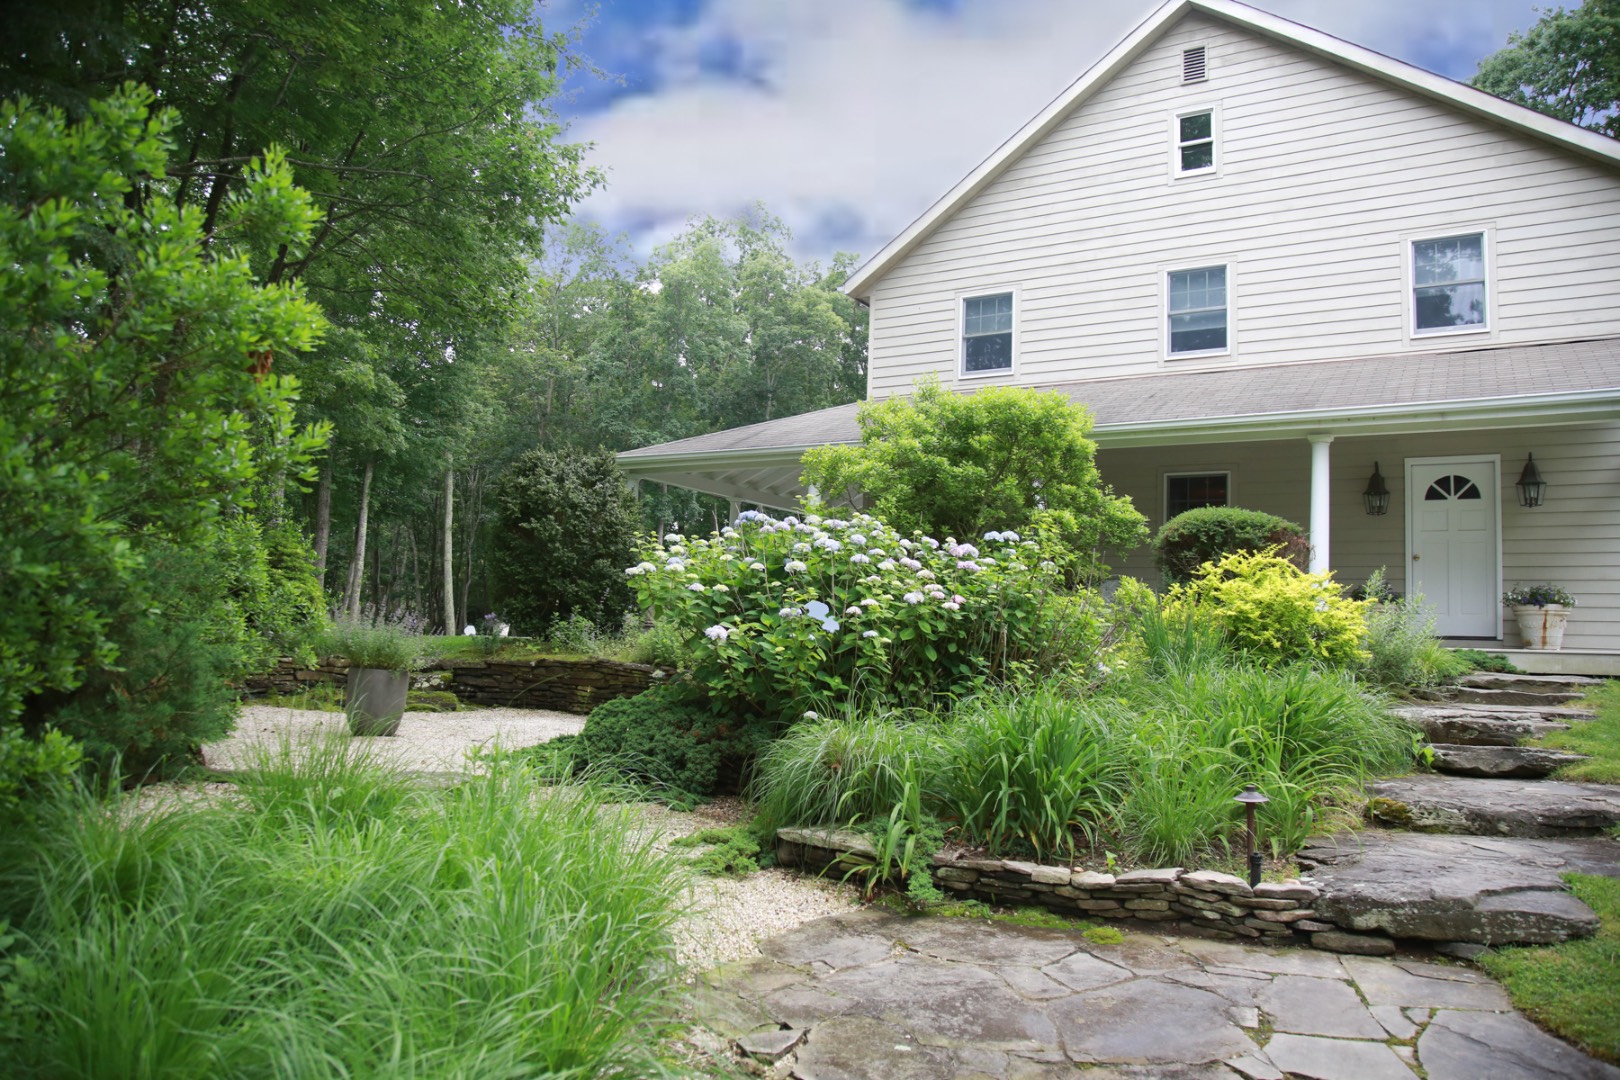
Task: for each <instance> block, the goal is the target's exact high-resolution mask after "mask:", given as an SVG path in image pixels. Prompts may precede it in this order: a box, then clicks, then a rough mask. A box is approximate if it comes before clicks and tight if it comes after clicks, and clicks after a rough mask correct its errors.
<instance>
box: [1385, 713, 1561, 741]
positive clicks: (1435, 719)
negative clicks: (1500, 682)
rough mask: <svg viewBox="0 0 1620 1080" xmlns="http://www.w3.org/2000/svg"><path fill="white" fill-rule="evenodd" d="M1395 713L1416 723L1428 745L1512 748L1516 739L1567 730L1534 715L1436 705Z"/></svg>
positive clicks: (1538, 715)
mask: <svg viewBox="0 0 1620 1080" xmlns="http://www.w3.org/2000/svg"><path fill="white" fill-rule="evenodd" d="M1395 712H1396V713H1397V714H1398V715H1400V716H1404V717H1406V718H1407V719H1408V720H1410V721H1412V722H1413V723H1414V724H1416V725H1417V726H1418V728H1419V729H1421V730H1422V732H1423V734H1424V737H1425V738H1427V739H1428V740H1429V741H1430V742H1433V743H1450V744H1454V745H1461V746H1516V745H1517V744H1518V742H1519V740H1520V739H1534V738H1539V737H1540V736H1542V735H1550V734H1552V733H1553V732H1555V731H1568V730H1569V725H1568V724H1566V723H1557V722H1554V721H1551V720H1545V719H1542V717H1541V714H1540V713H1535V712H1527V713H1521V714H1517V715H1514V714H1506V715H1504V714H1501V713H1486V712H1474V711H1471V710H1468V709H1448V708H1440V707H1437V706H1409V707H1405V708H1400V709H1396V710H1395Z"/></svg>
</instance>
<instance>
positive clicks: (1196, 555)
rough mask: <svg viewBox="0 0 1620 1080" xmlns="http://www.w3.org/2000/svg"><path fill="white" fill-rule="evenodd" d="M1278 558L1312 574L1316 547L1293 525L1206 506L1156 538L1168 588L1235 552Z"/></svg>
mask: <svg viewBox="0 0 1620 1080" xmlns="http://www.w3.org/2000/svg"><path fill="white" fill-rule="evenodd" d="M1268 548H1276V549H1277V551H1278V554H1280V555H1281V556H1282V557H1283V558H1285V559H1287V560H1288V561H1289V562H1291V563H1293V564H1294V565H1295V566H1297V567H1299V568H1300V569H1301V570H1305V569H1308V563H1309V560H1310V552H1311V547H1310V543H1309V542H1308V541H1307V540H1306V539H1305V532H1304V530H1303V529H1301V528H1300V527H1299V526H1298V525H1296V524H1295V523H1294V522H1292V521H1289V520H1288V519H1286V518H1280V517H1277V516H1276V515H1275V514H1266V513H1262V512H1261V511H1259V510H1244V509H1241V508H1239V507H1236V506H1205V507H1200V508H1199V509H1197V510H1188V511H1185V512H1184V513H1180V514H1177V515H1176V516H1175V517H1173V518H1171V519H1170V520H1169V521H1167V522H1165V523H1164V525H1163V526H1162V527H1161V528H1160V529H1159V532H1158V535H1156V536H1155V537H1154V538H1153V561H1154V562H1155V563H1156V564H1158V567H1159V570H1160V571H1161V572H1162V573H1163V574H1164V579H1165V583H1166V584H1175V583H1177V582H1184V581H1191V580H1192V579H1193V577H1194V576H1195V575H1197V573H1198V568H1199V567H1200V566H1202V565H1203V564H1204V563H1207V562H1217V561H1219V560H1220V558H1221V556H1223V555H1230V554H1231V553H1233V552H1235V551H1265V550H1266V549H1268Z"/></svg>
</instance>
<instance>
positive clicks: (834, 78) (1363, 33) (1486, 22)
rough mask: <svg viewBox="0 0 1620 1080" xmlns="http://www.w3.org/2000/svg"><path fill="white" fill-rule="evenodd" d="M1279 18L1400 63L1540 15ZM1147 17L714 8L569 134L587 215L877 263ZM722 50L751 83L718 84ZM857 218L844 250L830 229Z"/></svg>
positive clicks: (1462, 1)
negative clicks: (645, 88)
mask: <svg viewBox="0 0 1620 1080" xmlns="http://www.w3.org/2000/svg"><path fill="white" fill-rule="evenodd" d="M1265 6H1267V7H1268V8H1269V9H1270V10H1273V11H1275V12H1276V13H1277V14H1279V15H1283V16H1284V17H1287V18H1291V19H1295V20H1296V21H1299V22H1303V23H1306V24H1307V25H1311V26H1315V27H1316V28H1318V29H1321V30H1325V31H1327V32H1329V33H1333V34H1337V35H1339V36H1341V37H1344V38H1347V39H1349V40H1352V41H1355V42H1357V43H1358V44H1361V45H1365V46H1367V47H1369V48H1373V49H1377V50H1379V51H1381V52H1386V53H1390V54H1393V55H1397V56H1404V57H1413V58H1416V57H1418V56H1419V54H1420V53H1421V52H1422V50H1424V49H1427V50H1429V51H1430V52H1431V54H1432V53H1434V52H1444V51H1445V49H1446V47H1447V44H1448V43H1455V46H1457V47H1462V48H1467V47H1469V46H1470V45H1474V46H1475V47H1476V48H1477V51H1478V52H1479V53H1481V54H1482V53H1483V52H1488V51H1489V50H1490V49H1492V48H1494V47H1495V46H1496V45H1499V44H1500V43H1501V42H1503V41H1504V40H1505V38H1506V35H1507V32H1508V31H1509V30H1510V29H1514V28H1516V27H1522V26H1524V25H1526V24H1528V23H1529V22H1530V21H1532V20H1533V18H1534V15H1533V13H1532V12H1531V11H1530V7H1529V2H1528V0H1358V2H1355V3H1345V2H1344V0H1273V2H1271V3H1268V4H1266V5H1265ZM1151 10H1152V7H1151V5H1148V4H1143V3H1141V2H1140V0H1134V2H1133V0H1127V2H1125V3H1120V2H1118V0H1112V2H1110V0H1024V2H1021V3H1007V2H1005V0H1003V2H999V3H983V4H971V3H970V4H969V5H967V6H966V8H965V10H964V12H963V13H962V14H960V15H958V16H956V17H951V18H946V17H942V16H940V15H938V14H935V13H931V12H928V11H925V10H916V9H909V8H906V7H903V6H902V5H900V4H899V3H896V2H894V0H812V2H783V0H711V3H710V4H709V6H708V8H707V9H706V10H705V12H704V13H703V15H702V16H701V17H700V18H699V19H698V20H697V22H696V23H695V24H694V25H691V26H688V27H682V28H676V29H669V28H664V29H661V30H657V31H653V32H652V34H653V35H654V36H655V40H654V41H653V42H652V44H653V45H654V46H655V50H654V51H655V53H656V55H657V56H658V57H659V63H660V68H659V72H658V74H659V83H658V85H659V86H660V87H661V89H660V90H659V92H657V93H655V94H645V95H636V96H628V97H623V98H619V99H618V100H616V101H615V102H614V103H613V105H612V106H611V107H610V108H609V109H608V110H606V111H604V112H601V113H597V114H594V115H591V116H587V117H585V118H583V119H582V120H580V121H578V122H576V123H575V125H574V127H573V128H572V130H571V132H570V134H571V136H572V137H574V138H577V139H579V140H581V141H587V142H594V143H595V144H596V149H595V150H594V151H593V152H592V154H591V157H590V160H591V161H592V162H593V163H595V164H597V165H599V166H601V167H604V168H605V169H606V170H607V171H608V185H607V187H606V189H605V190H603V191H602V192H600V193H598V194H597V195H595V196H593V197H592V198H591V199H590V200H589V201H588V202H587V203H586V204H585V205H584V207H583V210H584V212H585V213H586V214H587V215H589V216H591V217H594V218H596V219H598V220H601V221H603V222H604V223H606V224H607V225H609V226H610V227H613V228H620V227H625V225H626V224H627V223H634V226H635V228H636V229H637V232H638V234H639V235H638V241H639V243H640V244H641V245H642V246H649V245H650V244H651V243H656V242H659V241H662V240H664V239H667V238H668V237H669V236H671V235H673V234H674V233H676V232H678V231H679V230H680V228H681V227H682V226H683V224H684V222H685V221H686V219H687V218H688V217H691V216H694V215H701V214H704V213H713V214H717V215H728V214H733V213H736V212H738V211H739V210H740V209H742V208H744V207H746V206H748V205H749V204H751V203H753V202H755V201H762V202H764V203H765V205H766V207H767V208H768V209H769V210H770V211H772V212H773V213H775V214H778V215H779V216H781V217H783V218H784V219H786V220H787V222H788V224H789V225H790V226H792V227H793V229H794V231H795V233H796V234H798V236H799V237H800V241H801V250H800V252H798V254H800V255H801V256H813V257H818V258H821V259H823V260H825V259H826V258H827V257H828V256H829V255H830V254H831V251H832V250H833V248H834V247H835V246H836V247H839V248H843V249H846V250H854V251H858V252H859V253H861V254H862V255H863V256H866V255H870V254H872V253H873V252H874V251H876V250H877V248H878V247H879V246H881V245H882V244H883V243H884V242H886V241H887V240H888V239H889V238H890V237H891V236H893V235H894V234H895V233H897V232H899V231H900V230H901V229H903V228H904V227H905V226H906V225H907V224H908V223H909V222H910V221H911V220H912V219H913V218H915V217H916V216H917V215H918V214H919V213H921V212H922V211H923V210H924V209H925V208H926V207H927V206H928V205H929V204H930V203H931V202H932V201H933V200H934V199H936V198H937V197H939V196H940V195H941V194H943V193H944V192H945V191H946V190H948V189H949V188H950V187H951V186H952V185H953V184H954V183H955V182H956V181H957V180H958V179H960V178H961V177H962V176H963V175H964V174H965V173H967V172H968V171H969V170H970V169H972V168H973V166H974V165H976V164H977V163H978V162H979V161H980V160H982V159H983V158H984V157H985V156H986V155H988V154H989V153H990V152H991V151H992V150H994V149H995V147H996V146H997V145H998V144H999V143H1000V142H1001V141H1002V140H1003V139H1005V138H1007V137H1008V136H1009V135H1011V134H1012V133H1013V132H1014V131H1015V130H1016V129H1017V128H1018V127H1019V126H1020V125H1021V124H1022V123H1023V122H1024V121H1025V120H1027V119H1028V118H1029V117H1030V116H1032V115H1034V114H1035V113H1036V112H1037V111H1038V110H1039V109H1040V108H1041V107H1042V106H1043V105H1045V104H1046V103H1047V102H1048V101H1049V100H1051V98H1053V97H1054V96H1056V95H1057V94H1058V93H1059V92H1060V91H1061V90H1062V89H1063V88H1064V87H1065V86H1067V85H1068V84H1069V83H1070V82H1071V81H1072V80H1073V79H1075V78H1076V77H1077V76H1078V75H1079V74H1080V73H1081V72H1082V71H1083V70H1084V69H1085V68H1086V67H1087V66H1088V65H1090V64H1091V63H1092V62H1093V61H1095V60H1096V59H1098V58H1099V57H1100V56H1101V55H1102V54H1103V53H1104V52H1106V51H1107V49H1108V48H1110V47H1111V46H1112V45H1113V44H1114V43H1115V42H1117V41H1118V40H1119V39H1120V38H1121V37H1123V36H1124V35H1125V34H1126V33H1128V32H1129V30H1130V29H1131V27H1132V26H1134V25H1135V24H1136V23H1137V22H1139V21H1140V20H1141V19H1143V18H1145V17H1146V16H1147V15H1148V14H1149V13H1150V12H1151ZM717 41H726V42H728V43H729V44H728V47H729V48H731V49H733V50H735V51H738V52H740V54H741V55H742V57H743V58H744V66H745V67H746V68H747V70H748V72H749V73H750V75H751V76H754V77H755V78H753V79H752V81H751V82H748V83H741V82H738V81H736V80H720V79H717V78H714V77H713V76H708V75H705V74H704V72H703V70H702V64H701V59H700V58H701V57H702V56H703V55H704V53H705V50H708V49H712V48H713V46H714V43H715V42H717ZM851 210H853V211H854V214H855V218H854V220H855V221H856V222H857V223H858V224H857V227H856V229H855V234H854V235H851V236H849V237H847V238H844V239H842V240H840V241H838V242H837V243H836V244H835V243H833V242H831V241H829V240H828V239H827V238H826V236H825V233H826V228H825V223H826V221H827V220H828V218H829V216H832V215H837V216H841V217H843V218H844V219H846V220H848V219H849V215H850V211H851Z"/></svg>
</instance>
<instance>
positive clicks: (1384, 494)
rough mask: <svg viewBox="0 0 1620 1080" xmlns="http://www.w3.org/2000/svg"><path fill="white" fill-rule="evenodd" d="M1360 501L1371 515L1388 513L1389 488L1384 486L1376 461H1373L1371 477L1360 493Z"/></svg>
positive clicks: (1377, 515)
mask: <svg viewBox="0 0 1620 1080" xmlns="http://www.w3.org/2000/svg"><path fill="white" fill-rule="evenodd" d="M1361 501H1362V503H1363V504H1365V506H1366V507H1367V513H1368V514H1369V515H1370V516H1372V517H1383V516H1384V515H1385V514H1387V513H1389V488H1387V487H1385V486H1384V477H1383V474H1382V473H1380V472H1379V471H1378V462H1376V461H1375V462H1373V474H1372V479H1371V480H1368V481H1367V490H1366V491H1363V492H1362V493H1361Z"/></svg>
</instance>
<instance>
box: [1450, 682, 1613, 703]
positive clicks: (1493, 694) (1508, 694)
mask: <svg viewBox="0 0 1620 1080" xmlns="http://www.w3.org/2000/svg"><path fill="white" fill-rule="evenodd" d="M1442 696H1443V698H1444V700H1446V701H1450V702H1455V703H1456V704H1459V705H1553V706H1558V705H1569V704H1570V703H1571V702H1575V701H1579V700H1581V698H1582V697H1584V696H1585V695H1584V694H1582V693H1581V692H1580V691H1578V690H1506V689H1503V690H1498V689H1487V688H1484V687H1475V686H1457V687H1452V688H1451V689H1449V690H1446V691H1444V692H1443V695H1442Z"/></svg>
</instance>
